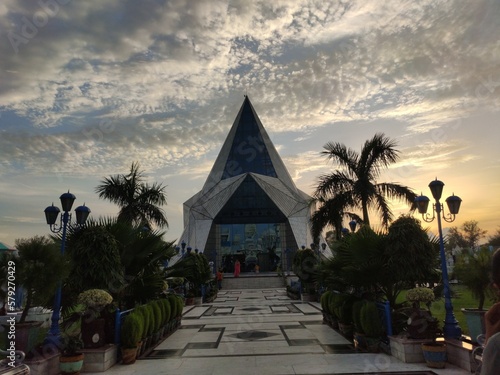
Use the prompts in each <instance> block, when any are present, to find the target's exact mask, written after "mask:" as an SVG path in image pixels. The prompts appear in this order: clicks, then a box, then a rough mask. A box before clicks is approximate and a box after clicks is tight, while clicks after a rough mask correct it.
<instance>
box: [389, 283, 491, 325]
mask: <svg viewBox="0 0 500 375" xmlns="http://www.w3.org/2000/svg"><path fill="white" fill-rule="evenodd" d="M451 289H452V293H453V294H452V297H451V303H452V305H453V313H454V314H455V318H456V319H457V320H458V325H459V326H460V328H461V329H462V333H463V334H464V335H469V329H468V327H467V323H466V322H465V316H464V315H463V313H462V309H463V308H474V309H477V306H478V301H477V300H476V299H475V298H474V297H472V293H471V292H470V290H468V289H467V288H466V287H465V286H463V285H452V286H451ZM405 296H406V291H403V292H402V293H401V294H400V295H399V296H398V303H400V302H403V301H404V300H405ZM491 305H493V302H492V301H489V300H486V302H485V304H484V307H483V308H484V309H485V310H488V309H489V308H490V307H491ZM431 313H432V315H433V316H435V317H436V318H437V319H438V320H439V322H440V324H441V327H442V323H443V321H444V319H445V316H446V310H445V307H444V298H440V299H439V300H437V301H434V302H433V303H432V305H431Z"/></svg>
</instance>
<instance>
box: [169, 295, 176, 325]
mask: <svg viewBox="0 0 500 375" xmlns="http://www.w3.org/2000/svg"><path fill="white" fill-rule="evenodd" d="M167 299H168V302H169V304H170V319H173V318H176V317H177V315H178V312H177V310H178V308H177V297H176V296H175V294H169V295H168V296H167Z"/></svg>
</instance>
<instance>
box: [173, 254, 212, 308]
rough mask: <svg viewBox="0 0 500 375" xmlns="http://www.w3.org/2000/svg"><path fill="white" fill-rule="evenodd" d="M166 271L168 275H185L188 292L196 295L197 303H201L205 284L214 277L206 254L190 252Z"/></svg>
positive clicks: (195, 300)
mask: <svg viewBox="0 0 500 375" xmlns="http://www.w3.org/2000/svg"><path fill="white" fill-rule="evenodd" d="M165 271H166V273H167V277H184V278H185V279H186V280H187V281H188V284H189V290H188V293H189V294H191V295H193V296H194V297H193V298H194V303H195V305H201V303H202V300H203V294H202V289H203V285H204V284H206V283H208V282H209V281H210V280H211V279H212V270H211V269H210V265H209V264H208V260H207V258H206V257H205V255H204V254H200V253H193V252H190V253H189V254H187V255H186V256H185V257H184V258H183V259H181V260H180V261H179V262H177V263H175V264H174V265H173V266H172V267H169V268H167V269H166V270H165ZM189 294H188V295H189Z"/></svg>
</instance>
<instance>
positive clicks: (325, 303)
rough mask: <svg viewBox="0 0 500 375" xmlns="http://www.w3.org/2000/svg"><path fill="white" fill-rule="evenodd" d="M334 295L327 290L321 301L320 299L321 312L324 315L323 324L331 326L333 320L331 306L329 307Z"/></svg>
mask: <svg viewBox="0 0 500 375" xmlns="http://www.w3.org/2000/svg"><path fill="white" fill-rule="evenodd" d="M331 295H332V292H331V291H329V290H327V291H326V292H324V293H323V294H322V295H321V297H320V299H319V302H320V305H321V311H322V313H323V323H327V324H330V320H331V313H330V306H329V301H330V297H331Z"/></svg>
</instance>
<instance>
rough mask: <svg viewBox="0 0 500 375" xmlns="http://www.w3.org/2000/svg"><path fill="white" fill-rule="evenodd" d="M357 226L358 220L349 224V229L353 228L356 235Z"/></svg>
mask: <svg viewBox="0 0 500 375" xmlns="http://www.w3.org/2000/svg"><path fill="white" fill-rule="evenodd" d="M356 225H358V223H357V222H356V220H351V221H350V222H349V228H351V232H352V233H354V232H355V231H356Z"/></svg>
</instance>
